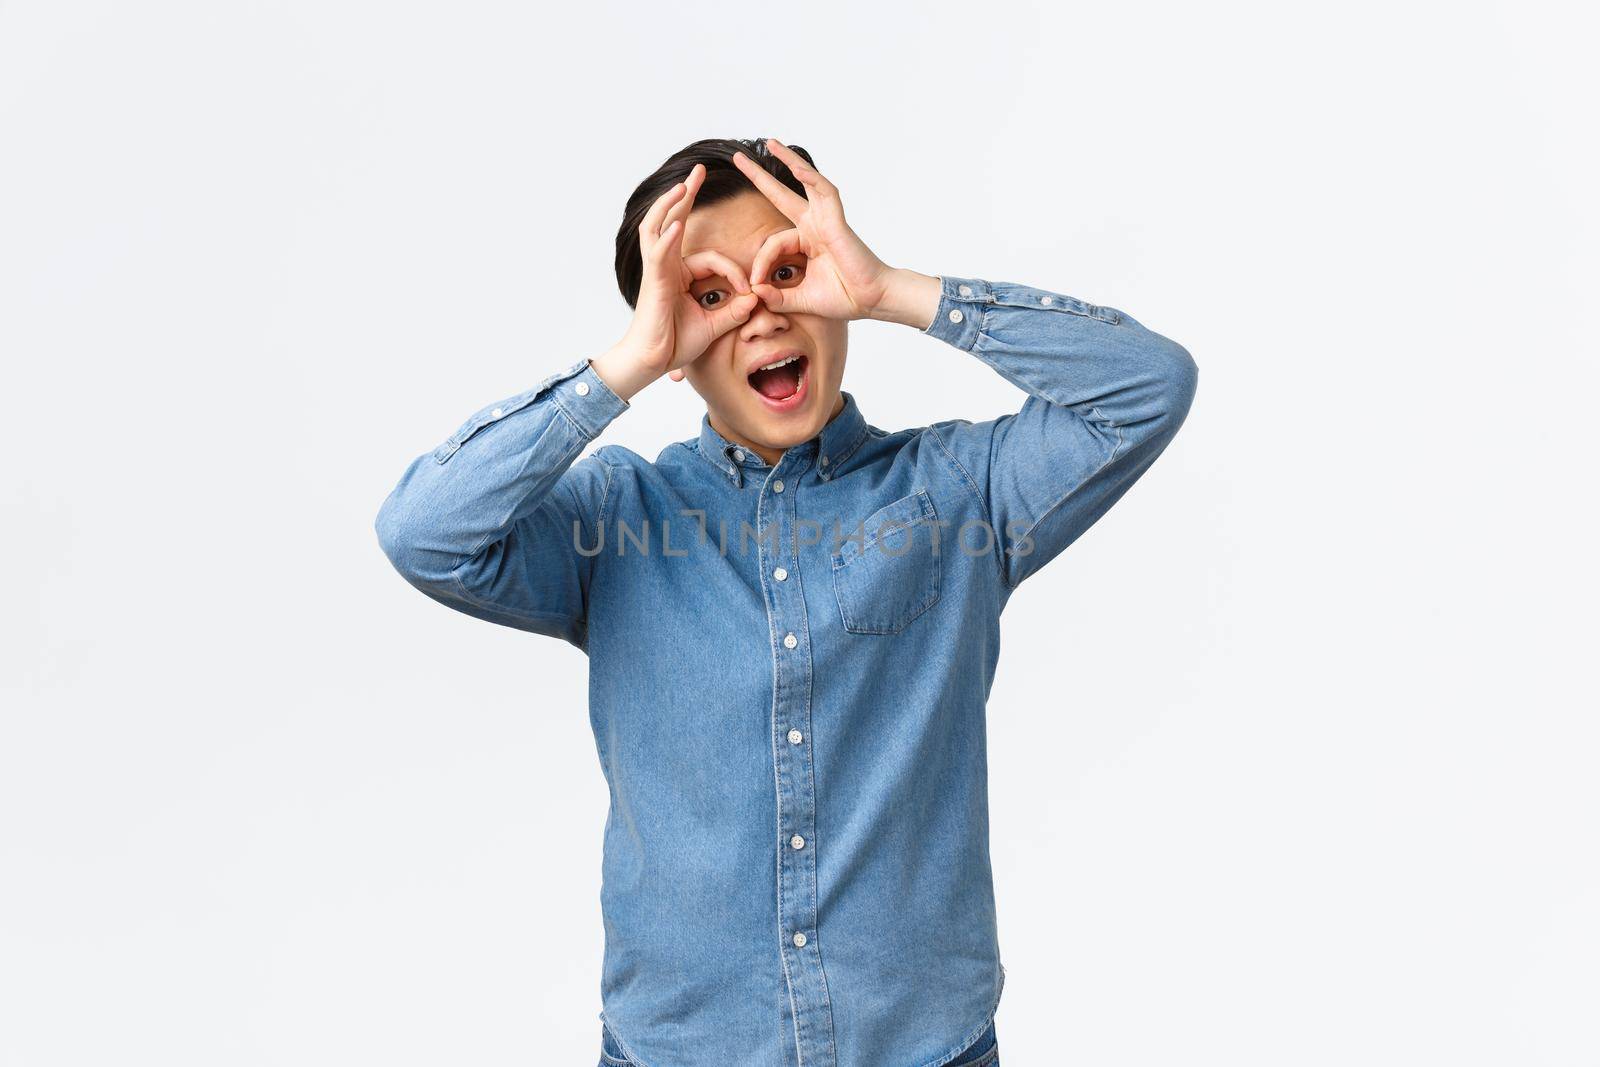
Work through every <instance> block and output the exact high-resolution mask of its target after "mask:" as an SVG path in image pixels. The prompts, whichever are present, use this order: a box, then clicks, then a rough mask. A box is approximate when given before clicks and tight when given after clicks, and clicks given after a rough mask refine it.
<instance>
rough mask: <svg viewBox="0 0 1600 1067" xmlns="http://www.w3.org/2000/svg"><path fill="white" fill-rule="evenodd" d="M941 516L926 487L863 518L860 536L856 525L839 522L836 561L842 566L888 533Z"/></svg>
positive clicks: (837, 564)
mask: <svg viewBox="0 0 1600 1067" xmlns="http://www.w3.org/2000/svg"><path fill="white" fill-rule="evenodd" d="M937 517H938V515H937V513H936V512H935V511H934V509H933V500H932V499H931V498H930V497H929V496H928V491H927V490H926V489H918V490H917V491H916V492H914V493H911V494H910V495H909V496H903V497H901V498H900V499H899V500H896V501H894V502H892V503H889V504H885V505H884V506H883V507H881V508H879V509H878V510H877V511H874V512H873V513H872V514H871V515H868V516H867V517H866V518H865V519H863V520H862V521H861V524H860V530H859V533H860V537H859V538H857V537H856V534H857V532H858V531H857V529H856V528H854V527H852V528H851V529H848V530H846V529H843V524H842V523H841V524H840V527H841V529H840V531H839V538H840V541H839V544H838V545H837V547H836V548H835V550H834V553H833V564H834V566H836V567H842V566H844V565H845V564H846V563H848V562H850V561H851V560H852V559H854V558H856V557H857V556H859V555H861V554H862V553H863V552H866V551H867V550H868V549H870V548H872V547H873V546H874V545H876V544H877V543H878V542H879V541H880V540H882V539H883V538H885V537H891V536H893V535H895V534H897V533H899V532H901V531H903V530H908V529H910V528H911V527H914V526H916V525H917V524H918V523H922V522H928V521H931V520H933V519H936V518H937Z"/></svg>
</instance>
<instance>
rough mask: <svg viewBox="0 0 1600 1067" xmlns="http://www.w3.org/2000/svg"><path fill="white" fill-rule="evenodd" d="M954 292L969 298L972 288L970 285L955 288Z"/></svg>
mask: <svg viewBox="0 0 1600 1067" xmlns="http://www.w3.org/2000/svg"><path fill="white" fill-rule="evenodd" d="M956 292H958V293H960V294H961V295H962V296H971V295H972V286H970V285H962V286H957V287H956Z"/></svg>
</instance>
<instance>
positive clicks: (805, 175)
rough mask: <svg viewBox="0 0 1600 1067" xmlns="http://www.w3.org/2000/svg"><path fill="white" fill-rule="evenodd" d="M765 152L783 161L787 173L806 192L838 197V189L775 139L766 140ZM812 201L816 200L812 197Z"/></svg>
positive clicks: (794, 152) (796, 153)
mask: <svg viewBox="0 0 1600 1067" xmlns="http://www.w3.org/2000/svg"><path fill="white" fill-rule="evenodd" d="M767 150H768V151H770V152H771V153H772V154H773V155H775V156H777V157H778V158H779V159H781V160H783V162H784V163H785V164H787V165H788V167H789V173H790V174H793V175H794V176H795V177H796V178H798V179H799V180H800V184H801V185H804V186H805V187H806V188H807V189H808V190H811V191H813V192H815V193H818V194H820V196H821V197H836V196H838V195H839V189H838V187H837V186H836V185H834V184H833V183H832V182H830V181H829V180H828V179H826V178H824V177H823V176H822V174H821V172H819V171H818V170H817V168H815V167H813V166H812V165H811V164H809V163H807V162H806V161H805V157H803V156H801V155H800V153H798V152H796V151H795V150H794V149H792V148H790V147H789V146H788V145H786V144H784V143H783V142H782V141H780V140H778V139H777V138H776V137H768V138H767ZM812 199H817V198H816V197H813V198H812Z"/></svg>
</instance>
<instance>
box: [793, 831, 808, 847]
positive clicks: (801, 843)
mask: <svg viewBox="0 0 1600 1067" xmlns="http://www.w3.org/2000/svg"><path fill="white" fill-rule="evenodd" d="M789 847H790V848H805V847H806V839H805V838H803V837H801V836H800V835H799V834H795V835H794V836H793V837H791V838H789Z"/></svg>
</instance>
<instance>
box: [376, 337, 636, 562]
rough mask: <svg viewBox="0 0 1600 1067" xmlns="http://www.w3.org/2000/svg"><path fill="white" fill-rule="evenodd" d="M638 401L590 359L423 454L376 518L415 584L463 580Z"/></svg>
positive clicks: (488, 411)
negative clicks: (618, 390)
mask: <svg viewBox="0 0 1600 1067" xmlns="http://www.w3.org/2000/svg"><path fill="white" fill-rule="evenodd" d="M628 406H629V405H628V403H627V401H626V400H625V399H623V398H622V397H620V396H618V395H616V394H615V393H613V392H612V391H611V388H610V386H609V385H608V384H607V383H606V382H605V381H604V379H602V378H601V377H600V376H599V374H598V373H597V372H596V370H595V368H594V366H593V364H592V361H590V360H582V361H579V362H578V363H575V364H573V365H572V366H570V367H568V368H567V369H565V370H563V371H561V372H558V373H556V374H552V375H551V376H549V377H548V378H546V379H545V380H544V381H543V382H541V383H540V384H539V385H537V386H535V387H534V388H533V389H530V390H528V391H527V392H525V393H521V394H518V395H517V396H514V397H509V398H507V399H505V400H503V401H501V402H500V403H498V404H495V405H493V406H492V407H489V408H485V409H482V410H480V411H479V412H478V413H477V414H475V415H473V416H472V418H470V419H468V420H467V421H466V422H465V423H464V424H463V425H462V426H461V428H460V429H458V430H457V431H456V432H455V433H454V434H452V435H451V436H450V437H449V438H447V439H446V440H445V441H444V442H443V443H442V444H440V445H439V446H438V447H437V448H435V449H433V450H432V451H431V452H426V453H424V454H422V455H421V456H418V457H417V458H416V459H415V460H413V461H412V463H411V465H410V466H409V467H408V468H407V469H406V471H405V474H404V475H403V476H402V477H401V479H400V482H399V484H398V485H396V486H395V488H394V490H393V491H392V492H391V493H390V494H389V496H388V498H387V499H386V500H385V501H384V503H383V506H382V508H381V509H380V510H379V513H378V517H377V521H376V527H377V532H378V538H379V541H380V543H381V544H382V545H383V548H384V551H385V553H386V554H387V555H388V556H389V558H390V560H391V561H392V562H393V563H394V565H395V567H396V568H397V569H398V570H399V571H400V572H401V573H402V574H404V575H405V576H406V578H407V579H408V580H411V581H412V582H413V583H414V584H418V585H438V584H441V583H448V582H451V581H453V580H454V577H455V575H456V572H457V571H458V570H459V569H460V568H462V566H463V565H464V564H466V563H468V562H469V561H471V560H472V559H473V558H474V557H475V556H477V555H480V554H481V553H483V552H484V551H485V550H486V549H489V548H490V547H491V546H493V545H495V544H497V543H498V542H499V541H500V540H501V539H502V538H503V537H504V536H505V534H506V532H507V531H508V530H509V529H510V528H511V527H512V526H513V525H514V524H516V523H517V522H518V521H519V520H521V519H522V518H524V517H525V516H527V515H529V514H531V513H532V512H533V511H534V510H535V509H537V508H538V507H539V506H540V505H541V503H543V501H544V500H545V498H546V496H547V495H548V494H549V493H550V491H551V489H552V488H553V487H554V486H555V485H556V483H557V481H558V480H559V479H560V477H561V475H562V474H563V473H565V472H566V470H567V469H568V468H569V467H571V465H572V464H573V462H574V461H575V460H576V459H577V458H578V456H579V455H580V454H581V453H582V451H583V448H584V447H585V446H586V445H587V444H588V443H589V442H590V441H592V440H593V439H594V438H595V437H596V436H597V435H598V434H599V433H600V432H601V431H602V430H603V429H604V428H605V427H606V426H607V425H609V424H610V422H611V421H612V420H613V419H615V418H616V417H617V416H618V415H619V414H621V413H622V412H623V411H625V410H626V409H627V408H628Z"/></svg>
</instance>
